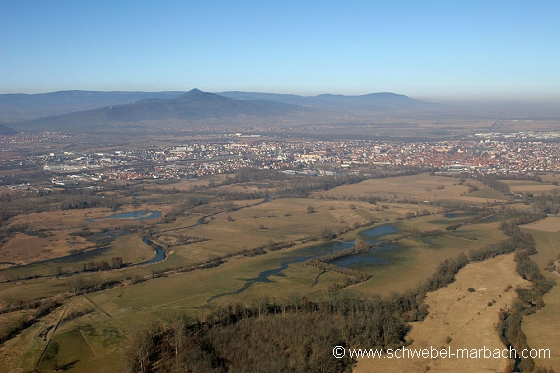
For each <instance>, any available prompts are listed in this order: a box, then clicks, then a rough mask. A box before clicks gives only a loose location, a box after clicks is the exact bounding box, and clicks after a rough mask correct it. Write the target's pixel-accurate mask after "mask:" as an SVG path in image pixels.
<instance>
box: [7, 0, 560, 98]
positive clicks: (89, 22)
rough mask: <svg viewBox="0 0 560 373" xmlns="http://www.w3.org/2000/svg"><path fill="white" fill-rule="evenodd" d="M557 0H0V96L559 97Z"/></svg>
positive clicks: (559, 60)
mask: <svg viewBox="0 0 560 373" xmlns="http://www.w3.org/2000/svg"><path fill="white" fill-rule="evenodd" d="M559 16H560V1H557V0H554V1H527V0H525V1H515V0H511V1H500V0H485V1H476V0H472V1H461V0H456V1H423V0H416V1H385V0H384V1H373V0H369V1H345V2H342V1H328V0H322V1H305V0H300V1H290V0H284V1H265V0H261V1H249V0H247V1H235V0H230V1H218V0H214V1H213V0H203V1H189V0H183V1H155V0H154V1H144V0H135V1H125V0H121V1H103V0H95V1H93V0H91V1H74V0H73V1H63V0H53V1H40V0H36V1H27V0H14V1H12V0H1V1H0V93H40V92H51V91H57V90H68V89H82V90H102V91H108V90H135V91H138V90H140V91H163V90H181V91H184V90H190V89H192V88H194V87H197V88H199V89H201V90H204V91H211V92H219V91H227V90H240V91H261V92H276V93H295V94H302V95H315V94H320V93H341V94H366V93H371V92H382V91H389V92H395V93H401V94H405V95H408V96H411V97H415V98H424V99H432V100H439V101H449V100H476V101H479V100H487V99H488V100H532V101H538V100H545V101H560V21H559Z"/></svg>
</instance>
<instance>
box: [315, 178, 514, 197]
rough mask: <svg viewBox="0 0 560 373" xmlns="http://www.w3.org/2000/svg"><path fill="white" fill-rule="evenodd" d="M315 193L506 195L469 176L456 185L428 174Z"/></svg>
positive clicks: (382, 195)
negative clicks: (470, 192) (462, 183)
mask: <svg viewBox="0 0 560 373" xmlns="http://www.w3.org/2000/svg"><path fill="white" fill-rule="evenodd" d="M466 184H471V185H475V186H476V187H478V191H477V192H475V193H474V194H473V195H471V194H469V187H468V186H467V185H466ZM442 187H443V188H442ZM438 188H440V189H438ZM484 191H486V192H487V193H489V194H488V196H486V195H481V192H484ZM316 194H317V195H324V196H327V197H331V198H343V197H344V196H347V197H360V196H362V197H381V198H387V199H400V198H412V199H415V200H417V201H435V200H459V201H468V202H475V203H486V202H488V200H489V199H490V200H491V202H492V201H493V200H506V199H507V198H506V197H504V196H503V195H501V194H499V193H497V192H495V191H494V190H492V189H490V188H488V187H487V186H485V185H484V184H482V183H480V182H477V181H473V180H469V181H467V182H466V183H465V184H464V185H459V179H458V178H454V177H444V176H430V175H428V174H421V175H413V176H402V177H391V178H385V179H370V180H365V181H362V182H361V183H359V184H356V185H343V186H340V187H337V188H333V189H331V190H329V191H326V192H317V193H316Z"/></svg>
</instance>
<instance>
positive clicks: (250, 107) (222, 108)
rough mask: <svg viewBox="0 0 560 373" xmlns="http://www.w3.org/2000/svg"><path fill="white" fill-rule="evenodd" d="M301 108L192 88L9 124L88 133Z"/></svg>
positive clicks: (300, 109) (265, 114) (280, 113)
mask: <svg viewBox="0 0 560 373" xmlns="http://www.w3.org/2000/svg"><path fill="white" fill-rule="evenodd" d="M309 110H310V109H307V108H304V107H302V106H297V105H291V104H286V103H281V102H273V101H264V100H234V99H231V98H228V97H224V96H220V95H217V94H214V93H209V92H203V91H201V90H199V89H193V90H191V91H189V92H187V93H184V94H182V95H180V96H178V97H175V98H173V99H162V98H143V99H141V100H139V101H136V102H133V103H129V104H124V105H111V106H106V107H102V108H98V109H94V110H84V111H79V112H74V113H70V114H65V115H58V116H51V117H46V118H40V119H34V120H28V121H21V122H15V123H10V125H11V126H13V127H15V128H17V129H21V130H52V131H69V132H76V131H79V132H83V131H85V132H89V131H96V130H100V129H110V128H113V129H116V128H118V127H119V126H120V125H123V124H127V123H134V124H138V122H142V121H165V120H202V119H209V118H214V119H216V118H217V119H220V118H236V117H238V116H251V117H262V118H267V117H272V116H284V115H289V114H290V113H296V112H308V111H309Z"/></svg>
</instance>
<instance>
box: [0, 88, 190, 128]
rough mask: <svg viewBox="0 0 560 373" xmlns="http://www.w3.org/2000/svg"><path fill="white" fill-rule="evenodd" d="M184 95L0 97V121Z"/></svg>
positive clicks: (90, 93)
mask: <svg viewBox="0 0 560 373" xmlns="http://www.w3.org/2000/svg"><path fill="white" fill-rule="evenodd" d="M184 93H185V92H121V91H113V92H100V91H78V90H74V91H58V92H50V93H38V94H31V95H29V94H23V93H14V94H12V93H10V94H1V95H0V121H2V122H16V121H21V120H29V119H37V118H43V117H47V116H53V115H62V114H68V113H72V112H74V111H82V110H91V109H98V108H100V107H104V106H110V105H123V104H129V103H131V102H135V101H138V100H141V99H143V98H162V99H173V98H176V97H178V96H180V95H182V94H184Z"/></svg>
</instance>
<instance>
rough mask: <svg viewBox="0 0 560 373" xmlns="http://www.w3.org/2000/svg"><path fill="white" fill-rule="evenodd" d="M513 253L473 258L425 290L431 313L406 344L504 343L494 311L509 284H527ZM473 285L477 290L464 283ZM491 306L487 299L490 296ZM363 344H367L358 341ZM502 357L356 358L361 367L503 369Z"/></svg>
mask: <svg viewBox="0 0 560 373" xmlns="http://www.w3.org/2000/svg"><path fill="white" fill-rule="evenodd" d="M515 265H516V264H515V262H514V260H513V255H511V254H510V255H503V256H498V257H496V258H493V259H489V260H487V261H485V262H482V263H471V264H469V265H467V266H466V267H465V268H463V269H462V270H461V271H459V273H458V274H457V276H456V280H455V282H453V283H452V284H450V285H448V286H447V287H446V288H443V289H440V290H437V291H435V292H433V293H430V294H428V296H427V299H426V302H427V304H428V305H429V312H430V313H429V315H428V317H427V318H426V320H424V321H422V322H418V323H414V324H413V325H412V330H411V332H410V334H409V335H408V340H409V341H413V342H412V343H411V345H409V346H407V348H408V349H423V348H428V349H430V347H432V346H433V347H434V348H437V349H440V348H446V347H447V346H450V348H451V351H454V350H455V349H458V348H468V349H469V350H470V349H473V348H476V349H478V348H483V347H486V348H488V349H492V350H493V349H496V348H499V349H503V348H504V345H503V344H502V343H501V341H500V339H499V337H498V335H497V333H496V331H495V330H494V325H495V324H496V322H497V320H498V312H499V310H500V308H501V307H505V306H507V305H509V304H511V302H512V301H513V299H514V297H515V296H516V294H515V291H513V290H512V289H510V290H509V291H505V289H506V287H507V286H508V285H512V286H513V287H514V288H515V286H528V285H529V282H527V281H525V280H523V279H522V278H521V277H520V276H519V275H518V274H517V272H516V271H515ZM470 287H473V288H475V289H476V291H475V292H473V293H471V292H469V291H468V290H467V289H468V288H470ZM494 301H495V303H493V304H492V305H491V306H489V305H488V304H489V302H490V303H492V302H494ZM360 347H363V348H367V346H360ZM507 364H508V362H507V361H506V360H505V359H457V358H455V359H441V358H439V359H422V358H410V359H386V358H382V359H367V358H364V359H360V360H359V361H358V364H357V366H356V368H355V369H354V370H353V371H354V372H356V373H359V372H395V373H396V372H398V373H402V372H426V371H430V372H473V373H474V372H483V371H493V372H503V371H504V369H505V367H506V365H507Z"/></svg>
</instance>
